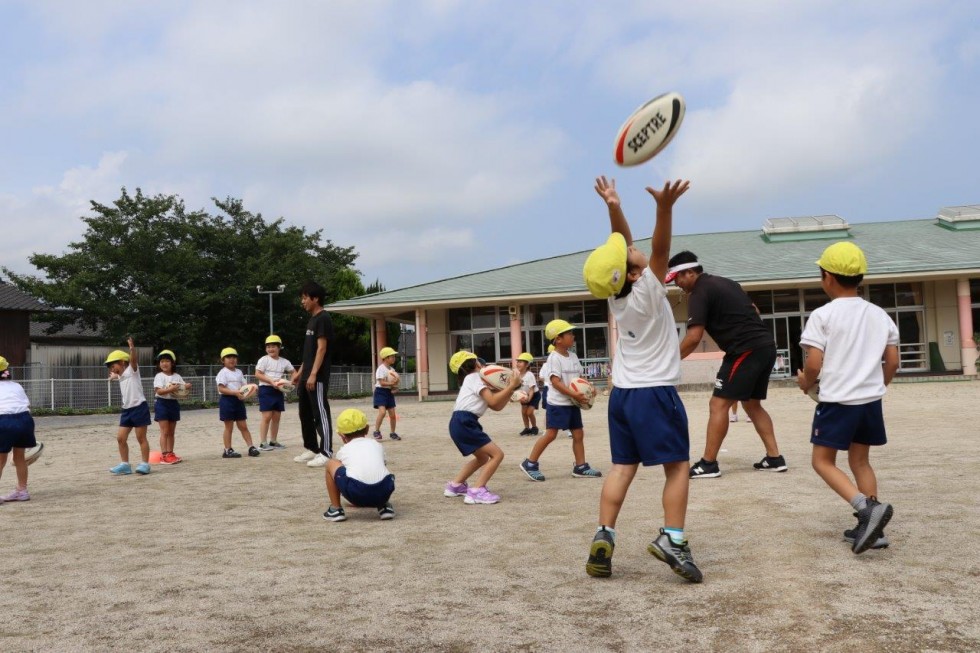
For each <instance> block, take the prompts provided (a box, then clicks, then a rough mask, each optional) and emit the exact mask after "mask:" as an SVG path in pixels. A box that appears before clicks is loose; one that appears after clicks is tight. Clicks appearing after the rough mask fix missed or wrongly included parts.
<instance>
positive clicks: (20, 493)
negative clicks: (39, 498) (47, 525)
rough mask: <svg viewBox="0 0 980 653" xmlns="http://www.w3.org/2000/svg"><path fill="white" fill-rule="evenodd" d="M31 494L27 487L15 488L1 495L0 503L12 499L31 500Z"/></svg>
mask: <svg viewBox="0 0 980 653" xmlns="http://www.w3.org/2000/svg"><path fill="white" fill-rule="evenodd" d="M30 500H31V495H30V494H28V493H27V488H24V489H23V490H18V489H16V488H15V489H14V491H13V492H11V493H10V494H5V495H3V496H2V497H0V503H8V502H10V501H30Z"/></svg>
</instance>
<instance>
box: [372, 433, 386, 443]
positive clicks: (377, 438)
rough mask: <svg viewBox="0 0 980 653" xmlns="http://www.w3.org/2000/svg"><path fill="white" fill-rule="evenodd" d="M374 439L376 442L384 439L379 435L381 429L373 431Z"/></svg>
mask: <svg viewBox="0 0 980 653" xmlns="http://www.w3.org/2000/svg"><path fill="white" fill-rule="evenodd" d="M374 439H375V440H377V441H378V442H381V441H382V440H384V439H385V436H383V435H381V431H375V432H374Z"/></svg>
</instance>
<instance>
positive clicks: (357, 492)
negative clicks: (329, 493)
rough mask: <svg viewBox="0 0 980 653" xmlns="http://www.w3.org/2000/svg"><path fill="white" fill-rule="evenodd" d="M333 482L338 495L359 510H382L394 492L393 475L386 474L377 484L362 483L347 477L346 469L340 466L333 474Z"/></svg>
mask: <svg viewBox="0 0 980 653" xmlns="http://www.w3.org/2000/svg"><path fill="white" fill-rule="evenodd" d="M333 480H334V482H335V483H336V484H337V489H338V490H340V494H341V495H342V496H343V497H344V498H345V499H347V500H348V501H350V502H351V503H352V504H354V505H355V506H358V507H360V508H383V507H384V505H385V504H386V503H388V499H390V498H391V495H392V494H393V493H394V492H395V475H394V474H388V475H387V476H385V477H384V478H383V479H381V480H380V481H378V482H377V483H371V484H368V483H362V482H361V481H359V480H357V479H356V478H348V477H347V468H346V467H344V466H343V465H341V466H340V467H338V468H337V471H336V472H334V475H333Z"/></svg>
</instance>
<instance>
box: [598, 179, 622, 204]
mask: <svg viewBox="0 0 980 653" xmlns="http://www.w3.org/2000/svg"><path fill="white" fill-rule="evenodd" d="M595 192H597V193H598V194H599V197H601V198H602V200H603V201H604V202H605V203H606V205H607V206H619V193H617V192H616V180H615V179H609V180H607V179H606V176H605V175H602V176H601V177H596V180H595Z"/></svg>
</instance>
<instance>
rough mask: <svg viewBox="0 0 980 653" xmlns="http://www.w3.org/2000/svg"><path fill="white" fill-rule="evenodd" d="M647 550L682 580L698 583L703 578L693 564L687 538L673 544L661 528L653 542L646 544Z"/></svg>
mask: <svg viewBox="0 0 980 653" xmlns="http://www.w3.org/2000/svg"><path fill="white" fill-rule="evenodd" d="M647 551H649V552H650V553H652V554H653V555H654V556H655V557H656V558H657V560H660V561H662V562H666V563H667V564H668V565H670V568H671V569H673V570H674V573H675V574H677V575H678V576H680V577H681V578H683V579H684V580H688V581H690V582H692V583H700V582H701V581H702V580H704V576H703V575H702V574H701V570H700V569H698V566H697V565H696V564H694V558H693V557H691V549H690V547H689V546H688V545H687V540H685V541H684V542H683V543H682V544H674V542H673V540H671V539H670V535H667V533H665V532H664V529H662V528H661V529H660V536H659V537H657V539H655V540H654V541H653V542H650V545H649V546H647Z"/></svg>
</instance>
